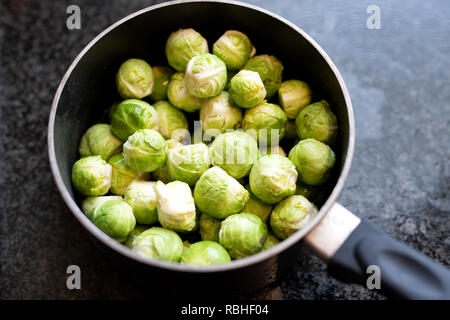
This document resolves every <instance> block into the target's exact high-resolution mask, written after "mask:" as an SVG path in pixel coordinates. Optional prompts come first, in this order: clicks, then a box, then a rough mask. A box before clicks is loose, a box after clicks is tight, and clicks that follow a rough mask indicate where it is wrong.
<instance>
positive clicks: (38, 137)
mask: <svg viewBox="0 0 450 320" xmlns="http://www.w3.org/2000/svg"><path fill="white" fill-rule="evenodd" d="M152 3H153V2H152V1H137V0H134V1H127V0H120V1H119V0H117V1H96V2H94V1H88V0H85V1H79V0H70V1H50V0H47V1H44V0H42V1H37V0H33V1H31V0H28V1H27V0H4V1H1V2H0V12H1V15H0V50H1V51H0V106H1V108H0V141H1V143H0V148H1V150H0V225H1V229H0V230H1V231H0V244H1V251H0V259H1V272H0V288H1V289H0V298H2V299H55V298H56V299H123V298H139V296H140V292H139V290H136V288H134V287H133V286H131V285H130V284H129V283H128V282H127V281H126V280H125V279H124V278H123V277H122V276H121V275H120V274H118V273H116V272H115V271H113V270H112V269H111V268H110V267H109V266H108V265H107V264H106V262H105V261H104V260H103V258H102V257H101V256H100V255H99V254H98V252H97V251H96V249H95V248H94V246H93V245H92V244H91V242H90V241H89V240H88V238H87V235H86V234H85V232H84V231H83V230H82V228H81V226H80V225H79V224H78V222H77V221H76V220H75V219H74V218H73V216H72V214H71V213H70V212H69V210H68V209H67V208H66V206H65V205H64V203H63V201H62V199H61V198H60V196H59V194H58V192H57V191H56V187H55V185H54V183H53V178H52V176H51V173H50V168H49V164H48V157H47V143H46V130H47V121H48V115H49V111H50V106H51V102H52V98H53V95H54V93H55V90H56V87H57V86H58V84H59V81H60V80H61V77H62V76H63V74H64V72H65V70H66V69H67V67H68V66H69V64H70V63H71V61H72V60H73V59H74V58H75V56H76V55H77V54H78V53H79V51H80V50H81V49H82V48H83V47H84V46H85V45H86V44H87V43H88V42H89V41H90V40H91V39H92V38H93V37H94V36H95V35H97V34H98V33H99V32H101V31H102V30H103V29H104V28H106V27H107V26H109V25H110V24H112V23H113V22H115V21H117V20H118V19H120V18H122V17H124V16H125V15H127V14H129V13H132V12H134V11H136V10H138V9H141V8H144V7H146V6H149V5H151V4H152ZM250 3H252V4H255V5H258V6H261V7H263V8H266V9H268V10H271V11H273V12H275V13H278V14H280V15H282V16H283V17H285V18H287V19H288V20H290V21H292V22H294V23H295V24H297V25H298V26H299V27H301V28H303V29H304V30H305V31H306V32H307V33H309V34H310V35H311V36H312V37H313V38H314V39H315V40H316V41H317V42H318V43H319V44H320V45H321V46H322V47H323V48H324V49H325V50H326V51H327V53H328V54H329V56H330V57H331V58H332V59H333V60H334V62H335V63H336V65H337V67H338V68H339V70H340V72H341V74H342V76H343V77H344V80H345V81H346V84H347V86H348V89H349V91H350V94H351V97H352V100H353V105H354V109H355V118H356V130H357V138H356V151H355V157H354V160H353V165H352V169H351V173H350V175H349V178H348V180H347V183H346V187H345V189H344V191H343V192H342V194H341V196H340V198H339V201H340V202H341V203H342V204H344V205H345V206H346V207H347V208H349V209H350V210H352V211H353V212H355V213H357V214H358V215H359V216H361V217H364V218H366V219H368V220H369V221H371V222H372V223H373V224H375V225H378V226H380V227H381V228H382V229H384V230H385V231H386V232H388V233H389V234H390V235H392V236H393V237H395V238H397V239H399V240H401V241H404V242H406V243H407V244H408V245H410V246H412V247H414V248H416V249H418V250H420V251H422V252H424V253H425V254H427V255H429V256H431V257H432V258H434V259H437V260H439V261H440V262H441V263H443V264H446V265H449V264H450V250H449V245H450V226H449V213H450V102H449V101H450V90H449V79H450V55H449V52H450V42H449V41H448V40H449V38H448V37H449V34H450V5H449V2H448V1H446V0H441V1H432V2H431V1H420V0H410V1H402V2H398V1H397V2H394V1H372V0H370V1H346V2H345V3H344V4H342V2H339V3H340V4H339V5H338V4H337V2H335V1H314V0H303V1H295V0H291V1H268V0H252V1H250ZM70 4H77V5H79V6H80V8H81V13H82V29H81V30H80V31H69V30H67V28H66V25H65V21H66V17H67V14H66V8H67V7H68V6H69V5H70ZM371 4H377V5H379V6H380V9H381V29H380V30H369V29H368V28H367V27H366V19H367V17H368V14H367V13H366V9H367V7H368V6H369V5H371ZM71 264H77V265H79V266H80V267H81V270H82V279H83V281H82V289H81V290H68V289H67V288H66V277H67V275H66V268H67V266H68V265H71ZM295 270H296V271H295V272H293V273H291V274H289V275H288V276H287V277H286V278H285V279H283V281H282V282H281V284H280V285H279V286H277V287H275V288H268V289H266V290H262V291H261V292H258V293H256V294H255V295H253V296H249V297H247V298H253V299H255V298H256V299H258V298H285V299H384V296H383V295H380V294H378V293H376V292H373V291H369V290H367V289H364V288H362V287H359V286H357V285H348V284H343V283H340V282H338V281H336V280H334V279H332V278H330V277H329V276H328V275H327V274H326V267H325V265H324V264H323V263H322V262H320V261H319V260H318V259H317V258H315V257H312V256H306V257H304V258H302V259H301V260H299V262H298V265H297V266H296V268H295Z"/></svg>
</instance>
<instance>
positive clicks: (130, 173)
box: [108, 154, 148, 196]
mask: <svg viewBox="0 0 450 320" xmlns="http://www.w3.org/2000/svg"><path fill="white" fill-rule="evenodd" d="M108 163H109V164H110V165H111V166H112V174H111V189H110V191H111V192H112V193H114V194H118V195H121V196H123V195H124V194H125V191H126V190H127V187H128V185H129V184H130V183H131V182H133V180H134V179H146V178H147V177H148V174H146V173H144V172H139V171H136V170H134V169H132V168H130V167H129V166H128V165H127V163H126V162H125V158H124V157H123V154H116V155H115V156H112V157H111V158H110V159H109V161H108Z"/></svg>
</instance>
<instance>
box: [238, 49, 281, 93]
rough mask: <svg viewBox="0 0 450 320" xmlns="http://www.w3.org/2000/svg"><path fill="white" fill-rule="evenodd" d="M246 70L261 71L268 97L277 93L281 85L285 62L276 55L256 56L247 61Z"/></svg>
mask: <svg viewBox="0 0 450 320" xmlns="http://www.w3.org/2000/svg"><path fill="white" fill-rule="evenodd" d="M244 69H245V70H251V71H256V72H258V73H259V76H260V77H261V80H262V82H263V83H264V87H265V88H266V92H267V96H266V97H267V98H271V97H273V96H274V95H275V93H276V92H277V90H278V88H279V87H280V85H281V81H282V73H283V69H284V67H283V64H282V63H281V62H280V60H278V59H277V58H275V57H274V56H269V55H267V54H263V55H259V56H255V57H253V58H251V59H250V60H248V61H247V63H246V64H245V66H244Z"/></svg>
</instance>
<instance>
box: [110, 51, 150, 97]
mask: <svg viewBox="0 0 450 320" xmlns="http://www.w3.org/2000/svg"><path fill="white" fill-rule="evenodd" d="M153 83H154V80H153V71H152V67H150V65H149V64H148V63H147V62H145V61H144V60H141V59H128V60H127V61H125V62H124V63H122V65H121V66H120V68H119V71H118V72H117V75H116V86H117V91H118V92H119V94H120V96H121V97H122V98H124V99H132V98H136V99H141V98H144V97H147V96H149V95H150V94H151V93H152V90H153Z"/></svg>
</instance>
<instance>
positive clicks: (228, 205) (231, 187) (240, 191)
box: [194, 167, 250, 219]
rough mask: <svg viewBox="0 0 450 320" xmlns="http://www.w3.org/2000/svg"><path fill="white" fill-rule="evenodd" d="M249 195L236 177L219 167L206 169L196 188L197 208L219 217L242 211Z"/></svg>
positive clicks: (222, 217)
mask: <svg viewBox="0 0 450 320" xmlns="http://www.w3.org/2000/svg"><path fill="white" fill-rule="evenodd" d="M249 196H250V195H249V194H248V191H247V190H245V188H244V187H243V186H242V185H241V184H240V183H239V182H237V180H236V179H234V178H233V177H231V176H230V175H228V173H226V172H225V171H224V170H223V169H221V168H219V167H212V168H209V169H208V170H206V171H205V172H204V173H203V174H202V176H201V177H200V179H199V180H198V181H197V183H196V184H195V188H194V199H195V204H196V205H197V208H198V209H199V210H200V211H201V212H203V213H206V214H208V215H210V216H211V217H213V218H217V219H224V218H226V217H228V216H229V215H232V214H233V213H238V212H239V211H241V209H242V208H243V207H244V205H245V203H246V202H247V200H248V198H249Z"/></svg>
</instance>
